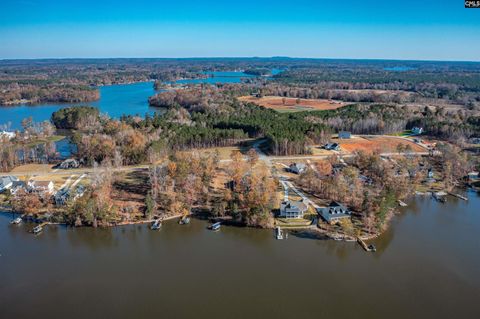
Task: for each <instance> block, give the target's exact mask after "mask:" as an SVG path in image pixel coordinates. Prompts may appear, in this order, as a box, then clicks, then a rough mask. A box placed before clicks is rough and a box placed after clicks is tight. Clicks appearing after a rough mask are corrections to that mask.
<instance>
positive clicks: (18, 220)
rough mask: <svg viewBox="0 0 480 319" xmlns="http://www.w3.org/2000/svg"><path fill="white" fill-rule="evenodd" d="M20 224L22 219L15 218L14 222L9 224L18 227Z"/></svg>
mask: <svg viewBox="0 0 480 319" xmlns="http://www.w3.org/2000/svg"><path fill="white" fill-rule="evenodd" d="M21 222H22V218H20V217H17V218H15V219H14V220H12V221H11V222H10V224H13V225H19V224H20V223H21Z"/></svg>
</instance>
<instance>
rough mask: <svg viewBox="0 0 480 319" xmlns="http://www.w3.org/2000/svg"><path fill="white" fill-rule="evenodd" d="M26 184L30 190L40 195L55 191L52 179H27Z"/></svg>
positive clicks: (50, 193)
mask: <svg viewBox="0 0 480 319" xmlns="http://www.w3.org/2000/svg"><path fill="white" fill-rule="evenodd" d="M27 186H28V188H29V190H30V191H31V192H33V193H38V194H40V195H52V194H53V193H54V192H55V188H54V185H53V182H52V181H29V182H28V184H27Z"/></svg>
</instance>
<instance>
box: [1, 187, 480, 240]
mask: <svg viewBox="0 0 480 319" xmlns="http://www.w3.org/2000/svg"><path fill="white" fill-rule="evenodd" d="M469 189H471V190H473V191H478V190H477V189H475V188H474V187H470V188H469V187H467V188H465V190H466V191H468V190H469ZM451 191H452V190H450V191H449V192H448V194H449V196H453V197H456V196H455V195H452V193H451ZM432 193H433V192H430V191H429V192H425V193H418V192H415V193H413V194H411V195H410V196H408V198H409V199H408V202H412V200H413V199H415V198H422V197H423V198H426V197H427V196H428V195H431V194H432ZM467 197H468V196H467ZM432 200H433V199H432ZM408 206H410V204H409V205H408ZM408 206H407V207H406V208H407V209H408ZM392 210H393V211H392V213H391V214H389V216H388V217H387V218H386V220H385V222H384V225H383V227H382V229H381V230H380V231H378V232H375V233H372V234H369V235H362V236H352V235H347V234H342V233H339V232H334V231H328V230H325V229H323V228H320V227H318V224H317V225H309V226H308V227H284V229H286V230H291V231H307V232H312V233H315V234H320V235H322V236H325V237H326V238H327V239H329V240H335V241H344V242H354V241H357V239H360V240H363V241H370V240H374V239H376V238H378V237H380V236H381V235H382V234H384V233H385V232H386V231H388V230H389V229H390V227H391V223H392V220H393V219H394V218H395V217H396V216H399V215H401V214H405V213H406V212H402V211H400V210H399V209H398V207H395V208H392ZM0 214H13V215H14V216H15V215H23V214H22V213H17V212H14V211H13V210H12V208H11V207H9V206H0ZM182 216H183V214H177V215H172V216H166V217H163V218H162V219H161V220H162V221H169V220H173V219H177V218H182ZM189 216H193V217H195V216H202V214H199V213H192V214H190V215H189ZM29 217H31V216H29ZM31 218H32V219H33V220H32V222H34V223H42V222H45V221H44V220H42V219H40V218H39V219H37V220H35V218H33V217H31ZM27 219H28V218H27ZM199 219H200V220H204V219H203V218H199ZM217 219H218V218H217ZM155 220H157V219H145V220H137V221H124V222H120V223H110V224H107V225H102V226H98V227H96V228H113V227H118V226H130V225H143V224H151V223H153V222H154V221H155ZM48 224H51V225H64V226H72V227H74V228H82V227H92V228H94V227H93V226H92V225H80V226H74V225H70V224H67V223H65V222H48ZM237 226H238V225H237ZM241 227H245V228H247V227H248V228H257V227H251V226H247V225H241ZM276 227H278V225H274V226H273V227H267V228H262V229H271V230H273V229H275V228H276Z"/></svg>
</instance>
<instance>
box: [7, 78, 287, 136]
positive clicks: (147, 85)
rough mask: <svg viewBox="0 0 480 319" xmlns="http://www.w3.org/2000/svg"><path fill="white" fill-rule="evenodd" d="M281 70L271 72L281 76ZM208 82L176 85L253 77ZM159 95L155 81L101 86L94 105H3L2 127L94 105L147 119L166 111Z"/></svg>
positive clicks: (113, 114) (235, 80)
mask: <svg viewBox="0 0 480 319" xmlns="http://www.w3.org/2000/svg"><path fill="white" fill-rule="evenodd" d="M278 72H279V70H273V71H272V73H274V74H278ZM210 74H212V77H209V78H206V79H189V80H179V81H177V83H183V84H186V83H211V84H215V83H239V82H241V80H242V79H244V78H248V77H252V78H254V76H251V75H248V74H245V73H242V72H210ZM155 93H156V92H155V90H154V88H153V82H140V83H133V84H118V85H110V86H102V87H100V99H99V100H98V101H95V102H84V103H66V104H62V103H57V104H40V105H17V106H0V125H3V124H7V123H11V125H10V127H11V129H13V130H15V129H21V121H22V120H23V119H24V118H27V117H29V116H31V117H33V120H34V121H36V122H41V121H48V120H50V117H51V116H52V113H53V112H55V111H57V110H59V109H61V108H63V107H68V106H78V105H92V106H96V107H98V108H99V109H100V111H101V112H102V113H105V114H108V115H109V116H111V117H114V118H118V117H120V116H121V115H123V114H126V115H140V116H144V115H145V114H147V113H150V114H153V113H154V112H164V110H163V109H161V108H155V107H150V106H149V105H148V98H149V97H150V96H152V95H154V94H155Z"/></svg>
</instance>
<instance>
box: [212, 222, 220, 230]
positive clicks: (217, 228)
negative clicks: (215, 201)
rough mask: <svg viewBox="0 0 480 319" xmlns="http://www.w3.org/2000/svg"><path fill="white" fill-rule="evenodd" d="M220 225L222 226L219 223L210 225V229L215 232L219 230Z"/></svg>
mask: <svg viewBox="0 0 480 319" xmlns="http://www.w3.org/2000/svg"><path fill="white" fill-rule="evenodd" d="M221 225H222V223H221V222H216V223H214V224H212V225H210V229H211V230H213V231H217V230H219V229H220V226H221Z"/></svg>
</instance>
